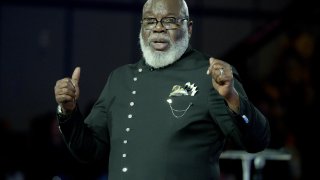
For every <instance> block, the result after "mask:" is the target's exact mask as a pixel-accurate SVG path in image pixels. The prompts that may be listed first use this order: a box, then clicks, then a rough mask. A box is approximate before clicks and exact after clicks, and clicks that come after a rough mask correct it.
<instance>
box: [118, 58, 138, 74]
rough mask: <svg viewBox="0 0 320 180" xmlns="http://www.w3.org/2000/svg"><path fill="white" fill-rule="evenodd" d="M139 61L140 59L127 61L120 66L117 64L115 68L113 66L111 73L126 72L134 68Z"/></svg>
mask: <svg viewBox="0 0 320 180" xmlns="http://www.w3.org/2000/svg"><path fill="white" fill-rule="evenodd" d="M139 62H140V61H138V62H134V63H127V64H123V65H121V66H118V67H117V68H115V69H114V70H113V73H119V72H122V73H123V72H126V71H131V70H133V69H136V68H137V66H138V63H139Z"/></svg>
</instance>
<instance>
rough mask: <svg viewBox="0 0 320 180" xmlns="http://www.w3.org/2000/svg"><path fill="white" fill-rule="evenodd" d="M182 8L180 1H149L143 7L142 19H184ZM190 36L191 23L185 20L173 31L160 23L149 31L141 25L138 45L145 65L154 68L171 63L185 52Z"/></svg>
mask: <svg viewBox="0 0 320 180" xmlns="http://www.w3.org/2000/svg"><path fill="white" fill-rule="evenodd" d="M182 8H183V5H182V1H180V0H151V1H148V2H147V3H146V4H145V6H144V9H143V15H142V19H145V18H155V19H157V20H158V21H160V20H161V19H162V18H167V17H174V18H176V19H182V18H186V15H185V13H182V11H181V9H182ZM190 35H191V23H188V22H187V20H183V21H181V22H179V23H178V28H175V29H166V27H164V26H163V25H162V24H161V23H160V22H158V23H157V24H156V26H155V27H153V28H151V29H150V28H146V27H145V26H144V25H143V24H142V26H141V31H140V45H141V49H142V51H143V54H144V57H145V59H146V61H147V63H148V64H149V65H151V66H153V67H155V68H158V67H163V66H166V65H168V64H171V63H173V62H174V61H176V60H177V59H178V58H180V56H181V55H182V54H183V52H184V51H185V50H186V48H187V46H188V43H189V37H190ZM151 61H152V62H151ZM160 61H162V62H160ZM163 61H167V62H163Z"/></svg>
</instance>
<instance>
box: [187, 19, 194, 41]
mask: <svg viewBox="0 0 320 180" xmlns="http://www.w3.org/2000/svg"><path fill="white" fill-rule="evenodd" d="M192 25H193V21H191V20H190V21H189V22H188V34H189V38H191V35H192Z"/></svg>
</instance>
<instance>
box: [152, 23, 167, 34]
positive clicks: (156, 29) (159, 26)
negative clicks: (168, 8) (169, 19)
mask: <svg viewBox="0 0 320 180" xmlns="http://www.w3.org/2000/svg"><path fill="white" fill-rule="evenodd" d="M164 31H166V28H165V27H164V26H163V25H162V22H161V21H158V22H157V24H156V26H155V27H154V28H153V32H164Z"/></svg>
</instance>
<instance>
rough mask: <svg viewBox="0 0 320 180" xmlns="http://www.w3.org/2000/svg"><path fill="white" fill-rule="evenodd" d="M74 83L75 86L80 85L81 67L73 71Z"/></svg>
mask: <svg viewBox="0 0 320 180" xmlns="http://www.w3.org/2000/svg"><path fill="white" fill-rule="evenodd" d="M71 79H72V83H74V86H78V82H79V80H80V67H76V68H75V69H74V71H73V73H72V77H71Z"/></svg>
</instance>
